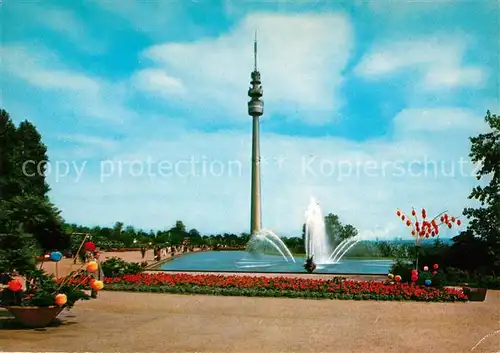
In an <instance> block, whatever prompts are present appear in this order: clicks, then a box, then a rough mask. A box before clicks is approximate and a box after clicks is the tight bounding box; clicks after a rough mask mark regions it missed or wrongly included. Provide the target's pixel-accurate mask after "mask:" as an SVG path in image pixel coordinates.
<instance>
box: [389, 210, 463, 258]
mask: <svg viewBox="0 0 500 353" xmlns="http://www.w3.org/2000/svg"><path fill="white" fill-rule="evenodd" d="M419 213H420V214H421V217H419V215H418V214H419ZM396 215H397V216H398V218H400V219H401V221H402V222H403V223H404V224H405V225H406V227H407V228H408V229H409V230H410V234H411V235H412V236H413V237H414V238H415V247H416V249H417V256H416V265H415V268H418V253H419V250H418V249H419V247H420V244H421V243H422V241H423V240H424V239H429V238H434V237H436V236H439V229H440V227H443V226H446V227H448V229H451V228H453V226H454V225H456V226H458V227H460V225H461V224H462V221H461V220H460V219H459V218H458V217H455V216H450V215H448V211H444V212H441V213H439V214H438V215H437V216H435V217H434V218H428V217H427V211H426V210H425V208H422V211H421V212H417V211H416V210H415V209H414V208H412V210H411V214H410V215H407V214H405V213H404V212H403V211H401V210H397V211H396Z"/></svg>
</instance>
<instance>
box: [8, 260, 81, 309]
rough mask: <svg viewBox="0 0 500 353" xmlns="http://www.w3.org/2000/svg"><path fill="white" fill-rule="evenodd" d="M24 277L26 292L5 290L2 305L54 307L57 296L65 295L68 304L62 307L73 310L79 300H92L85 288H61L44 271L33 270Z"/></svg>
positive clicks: (68, 285)
mask: <svg viewBox="0 0 500 353" xmlns="http://www.w3.org/2000/svg"><path fill="white" fill-rule="evenodd" d="M24 275H25V277H26V290H25V291H20V292H12V291H11V290H9V289H5V290H4V291H3V292H2V293H1V297H0V301H1V303H2V305H6V306H7V305H12V306H42V307H47V306H53V305H56V303H55V297H56V295H57V294H65V295H66V297H67V302H66V304H64V305H63V306H62V307H63V308H66V307H67V308H71V307H73V306H74V305H75V303H76V302H77V301H78V300H88V299H90V296H89V295H87V294H86V293H85V291H84V289H83V288H81V287H80V288H78V287H77V286H75V285H73V284H63V285H62V286H61V285H60V284H59V283H58V282H57V281H56V280H55V278H54V277H53V276H49V275H47V274H46V273H45V272H44V271H42V270H36V269H32V270H30V271H27V272H26V273H25V274H24Z"/></svg>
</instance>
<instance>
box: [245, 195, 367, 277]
mask: <svg viewBox="0 0 500 353" xmlns="http://www.w3.org/2000/svg"><path fill="white" fill-rule="evenodd" d="M358 242H359V240H358V239H357V238H348V239H344V240H342V241H341V242H340V243H339V244H338V245H337V246H333V244H330V240H329V237H328V234H327V232H326V228H325V218H324V216H323V212H322V210H321V207H320V205H319V203H318V202H317V201H316V200H315V199H314V198H311V202H310V203H309V206H308V208H307V210H306V213H305V239H304V246H305V250H306V262H305V265H304V268H305V269H306V270H307V271H308V272H313V271H314V270H315V269H316V265H335V264H338V263H339V262H340V260H341V259H342V257H344V255H345V254H346V253H347V252H348V251H349V250H350V249H351V248H352V247H353V246H354V245H356V244H357V243H358ZM269 248H271V250H273V251H275V252H277V253H278V254H279V255H280V256H281V257H282V259H283V260H285V262H293V263H295V258H294V257H293V255H292V253H291V252H290V250H289V249H288V247H287V246H286V245H285V243H283V241H282V240H281V238H280V237H279V236H278V235H276V234H275V233H274V232H272V231H270V230H268V229H262V230H260V231H258V232H255V233H254V235H253V236H252V238H251V239H250V241H249V243H248V251H249V252H250V253H251V254H253V255H254V258H253V259H252V260H244V261H243V262H242V263H240V265H244V266H243V267H260V266H262V267H269V266H272V264H271V263H269V262H268V261H265V262H261V261H258V260H257V257H258V256H259V254H264V253H266V250H267V249H269Z"/></svg>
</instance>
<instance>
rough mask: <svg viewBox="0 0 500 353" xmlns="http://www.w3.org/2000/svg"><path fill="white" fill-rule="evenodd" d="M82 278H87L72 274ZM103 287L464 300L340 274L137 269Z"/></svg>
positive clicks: (455, 294)
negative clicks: (193, 272)
mask: <svg viewBox="0 0 500 353" xmlns="http://www.w3.org/2000/svg"><path fill="white" fill-rule="evenodd" d="M73 281H75V282H84V283H83V284H85V283H86V282H87V281H88V279H87V278H81V277H80V278H75V279H74V280H73ZM104 283H105V286H104V289H105V290H118V291H140V292H169V293H192V294H218V295H243V296H282V297H302V298H331V299H357V300H366V299H374V300H418V301H466V300H467V296H466V295H465V294H464V293H463V291H461V290H457V289H451V288H444V289H438V288H431V287H423V286H417V285H413V284H408V283H401V284H400V283H395V284H391V283H388V282H376V281H352V280H344V279H342V278H333V279H308V278H293V277H257V276H255V277H254V276H223V275H209V274H207V275H191V274H170V273H156V274H147V273H140V274H137V275H124V276H123V277H109V278H105V279H104Z"/></svg>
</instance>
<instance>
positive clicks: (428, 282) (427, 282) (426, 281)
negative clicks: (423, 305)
mask: <svg viewBox="0 0 500 353" xmlns="http://www.w3.org/2000/svg"><path fill="white" fill-rule="evenodd" d="M424 283H425V285H426V286H427V287H429V286H430V285H431V284H432V281H431V280H430V279H426V280H425V282H424Z"/></svg>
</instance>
